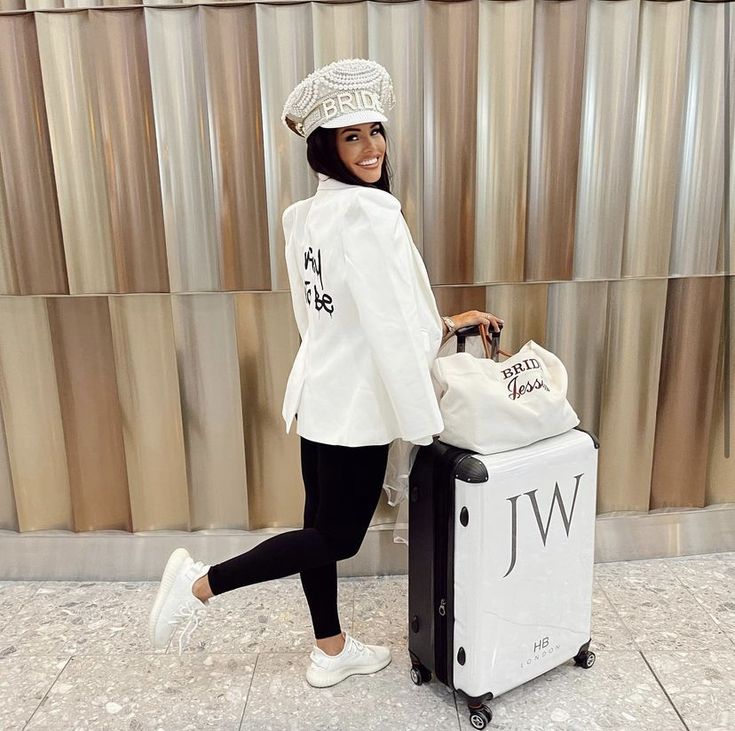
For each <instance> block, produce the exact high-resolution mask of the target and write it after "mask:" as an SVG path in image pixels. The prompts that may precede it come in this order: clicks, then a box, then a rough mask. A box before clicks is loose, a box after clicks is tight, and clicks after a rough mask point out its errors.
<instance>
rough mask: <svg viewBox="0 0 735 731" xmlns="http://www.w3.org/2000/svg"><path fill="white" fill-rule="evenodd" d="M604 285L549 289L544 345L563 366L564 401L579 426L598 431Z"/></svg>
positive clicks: (567, 285)
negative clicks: (565, 380)
mask: <svg viewBox="0 0 735 731" xmlns="http://www.w3.org/2000/svg"><path fill="white" fill-rule="evenodd" d="M607 289H608V283H607V282H574V283H572V282H562V283H558V284H550V285H549V304H548V312H547V320H546V343H547V347H548V348H549V350H551V351H552V352H554V353H556V355H558V356H559V358H561V361H562V363H564V365H565V366H566V369H567V374H568V376H569V388H568V391H567V397H568V399H569V401H570V403H572V404H573V405H574V409H575V411H576V412H577V416H579V418H580V421H581V423H582V426H584V427H585V428H587V429H591V430H592V431H594V432H595V433H597V432H598V431H599V429H600V395H601V389H600V386H601V378H600V377H601V374H602V365H603V362H604V356H605V350H604V348H605V323H606V322H607V319H608V314H607Z"/></svg>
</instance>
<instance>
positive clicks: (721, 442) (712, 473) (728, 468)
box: [704, 277, 735, 505]
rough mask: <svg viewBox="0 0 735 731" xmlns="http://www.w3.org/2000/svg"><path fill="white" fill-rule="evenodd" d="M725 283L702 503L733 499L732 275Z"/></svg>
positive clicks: (734, 305)
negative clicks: (726, 293) (725, 300)
mask: <svg viewBox="0 0 735 731" xmlns="http://www.w3.org/2000/svg"><path fill="white" fill-rule="evenodd" d="M729 286H730V288H731V290H730V292H731V294H730V303H729V304H730V312H729V314H728V315H727V316H726V313H725V312H723V322H722V337H721V340H720V353H719V358H718V362H717V385H716V388H715V397H714V407H713V408H714V413H713V415H712V431H711V434H710V444H709V453H708V455H707V485H706V488H705V496H704V497H705V504H706V505H713V504H716V503H735V454H733V448H732V436H731V435H732V425H731V424H730V423H729V419H730V418H731V415H732V414H733V413H735V392H734V391H733V388H732V375H733V374H732V370H733V367H732V354H733V352H735V336H734V335H733V331H732V323H733V322H734V321H735V300H733V298H732V286H733V281H732V277H730V278H729ZM727 348H729V350H730V355H729V370H730V373H727V372H726V371H725V368H726V359H725V353H726V350H727ZM728 380H729V382H730V383H729V385H728V384H727V382H728Z"/></svg>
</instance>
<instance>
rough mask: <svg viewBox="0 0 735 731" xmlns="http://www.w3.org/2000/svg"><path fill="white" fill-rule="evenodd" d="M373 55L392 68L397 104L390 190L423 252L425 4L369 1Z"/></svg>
mask: <svg viewBox="0 0 735 731" xmlns="http://www.w3.org/2000/svg"><path fill="white" fill-rule="evenodd" d="M368 28H369V34H368V40H369V49H370V50H369V54H370V55H369V57H370V58H372V59H373V60H375V61H377V62H378V63H381V64H383V66H385V68H386V69H388V70H389V72H390V75H391V79H392V80H393V89H394V93H395V95H396V106H395V107H394V108H393V110H392V111H391V113H390V120H389V122H387V123H386V129H387V132H388V159H389V160H390V164H391V167H392V168H393V181H392V183H391V190H392V191H393V193H394V194H395V195H396V197H397V198H398V199H399V200H400V201H401V208H402V210H403V215H404V216H405V218H406V222H407V223H408V226H409V228H410V229H411V233H412V235H413V239H414V242H415V243H416V246H417V248H418V249H419V251H423V245H424V242H423V231H424V226H423V223H424V222H423V199H424V193H423V159H424V140H423V134H422V121H421V120H422V116H423V115H422V110H423V106H424V95H423V78H424V75H423V54H422V48H423V34H422V24H421V3H420V2H418V1H417V2H406V3H375V2H372V3H368Z"/></svg>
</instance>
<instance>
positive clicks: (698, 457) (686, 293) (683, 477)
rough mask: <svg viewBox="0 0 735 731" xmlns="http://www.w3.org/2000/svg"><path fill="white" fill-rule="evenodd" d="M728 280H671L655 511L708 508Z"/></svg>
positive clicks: (658, 429) (654, 474)
mask: <svg viewBox="0 0 735 731" xmlns="http://www.w3.org/2000/svg"><path fill="white" fill-rule="evenodd" d="M723 283H724V278H723V277H691V278H685V279H671V280H669V289H668V297H667V302H666V324H665V326H664V340H663V349H662V353H661V378H660V383H659V391H658V411H657V415H656V442H655V446H654V451H653V470H652V475H651V504H650V507H651V509H652V510H653V509H657V508H672V507H677V508H682V507H695V508H701V507H702V506H703V505H704V503H705V485H706V478H707V455H708V453H709V446H710V439H709V435H710V428H711V424H712V412H713V402H714V394H715V383H716V377H717V361H718V354H719V345H720V335H721V332H720V325H721V317H722V296H723Z"/></svg>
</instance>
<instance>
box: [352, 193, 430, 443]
mask: <svg viewBox="0 0 735 731" xmlns="http://www.w3.org/2000/svg"><path fill="white" fill-rule="evenodd" d="M410 247H411V242H410V240H409V238H408V237H407V235H406V232H405V229H404V227H403V220H402V217H401V206H400V203H399V202H398V200H397V199H396V198H394V197H393V196H392V195H390V194H389V193H385V192H384V191H380V190H372V189H369V188H366V189H359V190H357V191H354V192H353V193H352V199H351V201H350V202H349V204H348V207H347V211H346V224H345V226H344V228H343V249H344V258H345V270H346V278H347V286H348V288H349V290H350V292H351V294H352V297H353V299H354V302H355V305H356V307H357V312H358V316H359V321H360V325H361V327H362V330H363V332H364V334H365V337H366V339H367V342H368V346H369V349H370V353H371V355H372V357H373V359H374V362H375V364H376V366H377V368H378V371H379V373H380V377H381V380H382V382H383V385H384V386H385V388H386V391H387V393H388V397H389V398H390V401H391V404H392V407H393V411H394V413H395V416H396V419H397V421H398V425H399V428H400V429H401V436H402V438H403V439H404V440H406V441H410V442H413V443H414V444H430V443H431V441H432V437H433V435H434V434H440V433H441V432H442V431H443V430H444V424H443V421H442V417H441V412H440V411H439V404H438V402H437V398H436V394H435V391H434V387H433V385H432V382H431V372H430V368H429V364H428V363H427V358H426V352H425V346H424V343H423V336H422V334H421V332H420V330H419V328H420V323H419V317H418V309H417V302H416V300H415V297H414V282H413V277H414V276H415V275H414V272H413V263H412V260H411V257H412V252H411V248H410Z"/></svg>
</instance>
